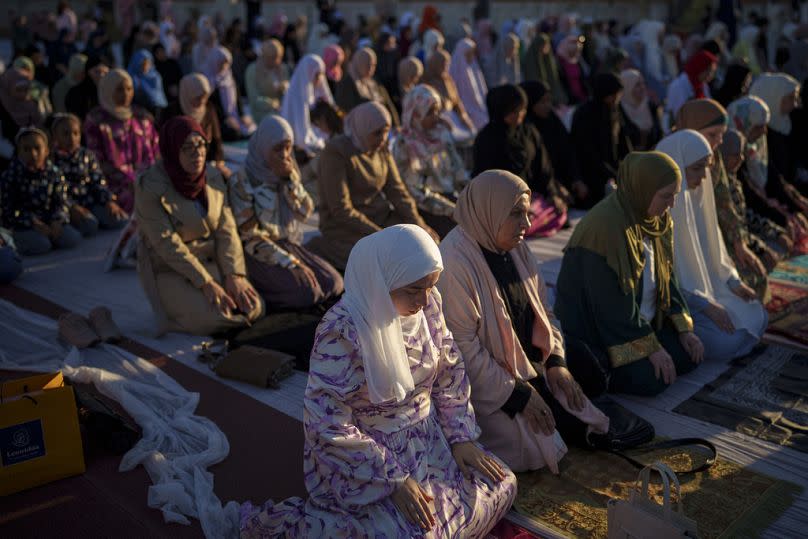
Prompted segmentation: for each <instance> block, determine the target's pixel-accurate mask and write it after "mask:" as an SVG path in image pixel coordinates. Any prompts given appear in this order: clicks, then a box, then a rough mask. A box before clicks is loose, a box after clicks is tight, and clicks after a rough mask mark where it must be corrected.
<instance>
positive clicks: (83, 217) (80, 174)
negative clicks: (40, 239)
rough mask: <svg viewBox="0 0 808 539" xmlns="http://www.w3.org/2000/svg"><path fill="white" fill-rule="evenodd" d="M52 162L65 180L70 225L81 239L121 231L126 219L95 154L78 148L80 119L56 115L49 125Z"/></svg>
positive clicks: (74, 116) (80, 146)
mask: <svg viewBox="0 0 808 539" xmlns="http://www.w3.org/2000/svg"><path fill="white" fill-rule="evenodd" d="M51 134H52V136H53V155H52V157H53V162H54V164H55V165H56V166H57V167H59V169H60V170H61V171H62V174H64V176H65V180H66V181H67V189H68V196H69V198H70V223H71V224H72V225H73V226H74V227H76V228H77V229H78V230H79V231H81V234H82V235H83V236H91V235H93V234H95V232H97V231H98V227H99V225H100V227H101V228H106V229H115V228H121V227H122V226H123V225H124V224H125V223H126V221H127V219H128V218H129V216H128V215H127V214H126V212H125V211H123V210H122V209H121V207H120V206H118V204H117V202H116V201H115V196H114V195H113V194H112V193H111V192H110V190H109V188H108V187H107V180H106V178H105V177H104V173H103V172H102V171H101V166H100V165H99V164H98V160H97V159H96V158H95V154H93V152H91V151H90V150H88V149H87V148H85V147H84V146H82V145H81V120H79V118H78V116H76V115H74V114H55V115H54V116H53V119H52V122H51Z"/></svg>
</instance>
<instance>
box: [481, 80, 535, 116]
mask: <svg viewBox="0 0 808 539" xmlns="http://www.w3.org/2000/svg"><path fill="white" fill-rule="evenodd" d="M527 103H528V100H527V96H526V95H525V91H524V90H522V89H521V88H520V87H518V86H516V85H513V84H503V85H502V86H495V87H494V88H491V89H490V90H488V95H487V96H485V106H486V107H487V108H488V117H489V118H490V121H491V123H499V122H503V121H504V120H505V116H507V115H508V114H510V113H511V112H513V111H515V110H518V109H519V108H520V107H522V106H526V105H527Z"/></svg>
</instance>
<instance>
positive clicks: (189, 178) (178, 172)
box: [160, 116, 208, 206]
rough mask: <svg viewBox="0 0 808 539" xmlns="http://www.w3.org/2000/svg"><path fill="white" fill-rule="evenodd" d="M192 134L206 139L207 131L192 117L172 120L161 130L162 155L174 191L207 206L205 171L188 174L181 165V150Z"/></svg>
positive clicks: (180, 117) (178, 117) (179, 117)
mask: <svg viewBox="0 0 808 539" xmlns="http://www.w3.org/2000/svg"><path fill="white" fill-rule="evenodd" d="M192 133H196V134H198V135H199V136H201V137H202V138H205V130H204V129H202V126H201V125H199V123H198V122H197V121H196V120H194V119H193V118H191V117H190V116H177V117H175V118H171V119H170V120H169V121H168V122H166V123H165V125H163V129H161V130H160V155H162V156H163V167H164V168H165V169H166V172H168V177H169V178H170V179H171V184H172V185H173V186H174V189H176V190H177V192H178V193H179V194H181V195H182V196H184V197H185V198H187V199H190V200H199V201H200V202H202V204H203V205H205V206H207V202H208V200H207V197H206V196H205V186H206V185H207V179H206V178H205V169H204V168H202V172H200V173H199V174H197V175H194V174H189V173H188V172H186V171H185V169H184V168H182V165H181V164H180V148H181V147H182V145H183V143H184V142H185V140H186V139H187V138H188V137H189V136H190V135H191V134H192Z"/></svg>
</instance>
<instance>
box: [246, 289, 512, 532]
mask: <svg viewBox="0 0 808 539" xmlns="http://www.w3.org/2000/svg"><path fill="white" fill-rule="evenodd" d="M424 316H425V319H424V321H423V324H424V327H423V330H422V331H420V332H415V334H414V336H405V341H406V346H407V351H408V354H409V357H410V369H411V372H412V376H413V381H414V382H415V389H414V390H413V391H412V392H411V393H410V394H409V395H408V396H407V397H406V399H405V400H404V401H402V402H399V403H389V404H372V403H371V402H370V400H369V397H368V391H367V385H366V382H365V375H364V369H363V366H362V365H363V364H362V356H361V352H360V350H359V341H358V337H357V335H356V331H355V329H354V326H353V323H352V321H351V318H350V314H349V313H348V311H347V309H345V308H344V307H343V305H342V302H339V303H337V304H336V305H335V306H334V307H333V308H332V309H331V310H330V311H329V312H328V313H327V314H326V315H325V317H324V318H323V321H322V322H321V323H320V326H319V328H318V329H317V338H316V341H315V345H314V351H313V352H312V356H311V366H310V371H309V382H308V387H307V388H306V398H305V416H304V423H305V436H306V438H305V450H304V454H303V455H304V470H305V482H306V488H307V489H308V491H309V498H308V500H303V499H301V498H290V499H287V500H285V501H283V502H280V503H276V504H273V503H272V502H271V501H270V502H267V503H266V504H264V506H263V507H262V508H258V507H254V506H253V505H252V504H251V503H249V502H247V503H245V504H244V505H243V506H242V508H241V537H242V538H266V537H295V538H298V537H312V538H321V537H328V538H340V537H345V538H360V537H436V538H438V537H440V538H443V537H463V538H466V537H469V538H472V537H484V536H485V534H486V533H488V531H490V530H491V528H493V527H494V525H495V524H496V523H497V522H498V521H499V520H500V519H501V518H502V516H503V515H504V514H505V512H506V511H508V509H509V508H510V506H511V504H512V502H513V499H514V497H515V496H516V478H515V477H514V475H513V474H512V473H511V472H510V471H508V472H507V476H506V478H505V479H504V480H503V481H502V482H501V483H499V484H497V485H495V486H493V488H492V486H490V485H489V484H488V483H487V482H486V480H484V479H483V478H482V475H481V474H479V473H478V472H476V471H475V472H473V477H472V479H471V480H468V479H466V478H464V477H463V475H462V473H461V472H460V470H459V468H458V466H457V464H456V462H455V460H454V458H453V457H452V453H451V444H454V443H457V442H464V441H470V440H476V439H477V437H478V435H479V429H478V427H477V424H476V422H475V419H474V411H473V410H472V408H471V404H470V403H469V391H470V387H469V382H468V378H467V377H466V372H465V369H464V366H463V361H462V359H461V357H460V355H459V352H458V351H457V348H456V346H455V344H454V340H453V339H452V335H451V333H450V332H449V330H448V329H447V327H446V323H445V321H444V319H443V314H442V312H441V305H440V295H439V294H438V293H437V291H436V292H435V293H434V294H433V296H432V297H431V299H430V302H429V304H428V305H427V307H426V309H425V310H424ZM501 465H502V466H503V468H505V465H504V464H501ZM505 469H506V470H507V468H505ZM408 477H412V478H413V479H415V480H416V481H417V482H418V484H419V485H420V486H421V487H422V488H424V490H426V491H427V492H428V493H429V495H430V496H432V497H433V498H434V502H432V505H433V506H434V509H435V513H434V514H435V517H436V524H435V526H434V528H433V529H432V530H430V531H429V532H428V533H424V532H423V531H422V530H421V529H420V528H418V527H416V526H413V525H412V524H410V523H409V522H408V521H407V520H406V519H405V517H404V516H403V515H402V514H401V513H400V512H399V511H398V509H397V508H396V507H395V505H394V504H393V501H392V499H391V494H392V493H393V492H394V490H395V489H396V488H397V487H398V485H399V484H401V483H402V482H403V481H405V480H406V479H407V478H408Z"/></svg>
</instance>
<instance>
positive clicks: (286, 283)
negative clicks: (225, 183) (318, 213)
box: [229, 114, 342, 310]
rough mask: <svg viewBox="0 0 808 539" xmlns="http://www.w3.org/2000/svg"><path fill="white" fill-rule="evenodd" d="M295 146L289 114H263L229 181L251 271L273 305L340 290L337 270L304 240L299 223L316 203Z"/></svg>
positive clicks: (305, 303) (314, 299) (305, 302)
mask: <svg viewBox="0 0 808 539" xmlns="http://www.w3.org/2000/svg"><path fill="white" fill-rule="evenodd" d="M293 146H294V133H293V132H292V127H291V126H290V125H289V124H288V123H287V122H286V120H284V119H283V118H281V117H280V116H276V115H274V114H270V115H269V116H265V117H264V119H263V120H262V121H261V124H260V125H259V126H258V130H257V131H256V132H255V133H253V136H252V138H250V143H249V145H248V147H247V160H246V162H245V164H244V168H242V169H241V170H239V171H238V173H236V174H235V175H234V176H232V177H231V178H230V182H229V191H230V203H231V204H232V206H233V214H234V217H235V219H236V224H237V225H238V227H239V235H240V236H241V241H242V242H243V246H244V258H245V261H246V263H247V271H248V272H249V276H250V280H251V281H252V282H253V284H254V285H255V287H256V289H257V290H258V292H259V293H260V294H261V296H262V297H263V298H264V301H266V303H267V308H268V309H269V310H273V309H301V308H306V307H311V306H313V305H317V304H319V303H322V302H323V301H326V300H328V299H331V298H333V297H336V296H338V295H339V294H341V293H342V277H341V276H340V274H339V273H338V272H337V270H335V269H334V268H333V267H332V266H331V264H329V263H328V262H326V261H325V260H323V259H322V258H320V257H318V256H315V255H314V254H312V253H310V252H309V251H308V250H307V249H306V248H304V247H303V246H302V245H301V243H302V240H303V230H301V228H300V223H301V222H302V221H305V220H306V219H308V218H309V217H311V214H312V212H313V211H314V203H313V202H312V200H311V197H310V196H309V194H308V193H307V192H306V189H304V187H303V184H302V183H301V182H300V171H298V169H297V164H296V163H295V158H294V156H293V155H292V151H293Z"/></svg>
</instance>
